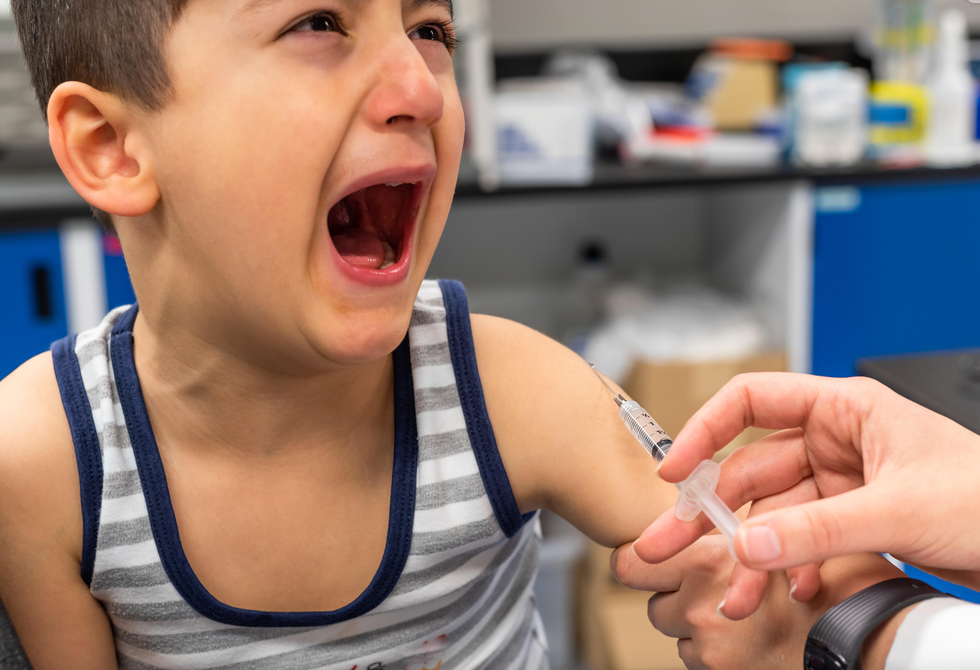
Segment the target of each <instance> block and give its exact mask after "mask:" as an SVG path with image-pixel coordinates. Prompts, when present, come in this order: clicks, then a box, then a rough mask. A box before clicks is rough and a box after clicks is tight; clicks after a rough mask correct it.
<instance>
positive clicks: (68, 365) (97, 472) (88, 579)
mask: <svg viewBox="0 0 980 670" xmlns="http://www.w3.org/2000/svg"><path fill="white" fill-rule="evenodd" d="M51 358H52V360H53V361H54V376H55V377H56V378H57V379H58V390H59V391H60V392H61V404H62V405H64V407H65V416H67V417H68V427H69V428H70V429H71V441H72V442H73V443H74V445H75V462H76V463H77V464H78V487H79V489H80V491H81V502H82V565H81V570H82V579H83V580H85V583H86V584H88V585H89V586H91V584H92V570H93V568H94V567H95V546H96V544H97V540H98V537H99V514H100V512H101V511H102V449H101V447H99V434H98V432H97V431H96V429H95V419H94V418H93V417H92V407H91V406H90V405H89V401H88V393H87V392H86V391H85V384H84V383H83V382H82V371H81V368H79V366H78V357H77V356H75V336H74V335H69V336H68V337H65V338H62V339H60V340H58V341H57V342H55V343H54V344H52V345H51Z"/></svg>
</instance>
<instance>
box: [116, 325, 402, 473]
mask: <svg viewBox="0 0 980 670" xmlns="http://www.w3.org/2000/svg"><path fill="white" fill-rule="evenodd" d="M133 336H134V355H135V357H136V367H137V370H138V371H139V374H140V378H141V380H142V385H143V393H144V397H145V399H146V404H147V410H148V412H149V413H150V420H151V422H152V423H153V426H154V431H155V432H156V434H157V439H158V441H160V442H161V448H163V446H162V445H163V443H166V444H167V445H171V446H173V445H176V446H179V448H180V449H193V450H196V451H197V450H206V451H214V450H218V451H225V452H228V453H230V454H232V455H235V456H238V457H260V458H274V457H278V456H288V455H290V454H295V453H297V452H308V451H310V450H316V451H318V452H323V451H324V450H331V449H333V450H336V451H337V452H338V456H339V457H341V458H342V459H344V460H348V459H350V456H351V454H350V451H351V445H352V444H356V445H358V452H359V453H360V455H363V456H365V457H367V458H371V457H372V454H371V453H364V449H366V448H368V447H367V445H374V446H375V449H376V450H377V451H378V452H379V453H377V454H374V455H375V456H380V455H381V453H380V452H384V451H385V450H388V451H390V448H391V442H390V435H391V431H392V417H393V415H394V410H393V407H394V390H393V364H392V359H391V356H386V357H383V358H381V359H378V360H375V361H371V362H368V363H365V364H360V365H356V366H339V365H333V366H325V367H324V368H323V369H318V370H314V371H311V372H308V373H305V374H300V373H297V372H295V371H287V372H284V371H276V370H270V369H269V368H268V367H267V366H262V365H257V364H255V363H253V362H250V361H248V360H245V359H244V358H243V357H242V356H241V355H240V354H238V353H236V352H235V351H232V350H228V349H225V348H222V347H220V346H217V345H215V344H213V343H211V342H208V341H207V340H206V339H204V338H202V337H199V336H196V335H195V334H193V333H190V332H187V331H186V330H181V329H179V328H175V329H173V330H170V329H168V332H165V333H160V332H156V331H155V330H154V329H152V328H151V327H150V326H149V325H148V324H147V323H146V319H144V318H143V316H142V315H140V316H138V317H137V319H136V324H135V327H134V334H133ZM368 451H371V449H369V448H368ZM358 460H360V459H358Z"/></svg>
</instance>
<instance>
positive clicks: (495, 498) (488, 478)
mask: <svg viewBox="0 0 980 670" xmlns="http://www.w3.org/2000/svg"><path fill="white" fill-rule="evenodd" d="M439 288H440V289H441V290H442V298H443V303H444V304H445V306H446V328H447V335H448V338H449V356H450V358H451V360H452V364H453V373H454V374H455V376H456V388H457V389H458V391H459V402H460V404H461V405H462V408H463V416H464V417H465V419H466V432H467V434H468V435H469V438H470V444H471V445H472V447H473V454H474V455H475V456H476V462H477V465H478V466H479V468H480V477H481V478H482V479H483V485H484V487H485V488H486V490H487V495H488V496H489V497H490V505H491V507H493V512H494V514H495V515H496V517H497V523H499V524H500V528H501V529H502V530H503V531H504V534H505V535H506V536H507V537H513V536H514V535H515V534H516V533H517V532H518V531H519V530H520V529H521V528H522V527H523V526H524V524H525V523H527V522H528V521H529V520H530V519H531V518H532V517H533V516H534V512H528V513H527V514H524V515H522V514H521V510H520V507H518V505H517V499H516V498H515V497H514V490H513V489H512V488H511V485H510V479H509V478H508V477H507V471H506V470H505V469H504V462H503V460H501V458H500V452H499V451H498V449H497V439H496V437H494V433H493V426H492V425H491V424H490V417H489V415H488V414H487V404H486V399H485V398H484V396H483V385H482V384H481V383H480V372H479V370H478V369H477V364H476V351H475V350H474V348H473V330H472V328H471V326H470V311H469V304H468V303H467V300H466V292H465V291H464V290H463V285H462V284H460V283H459V282H458V281H451V280H445V279H440V280H439Z"/></svg>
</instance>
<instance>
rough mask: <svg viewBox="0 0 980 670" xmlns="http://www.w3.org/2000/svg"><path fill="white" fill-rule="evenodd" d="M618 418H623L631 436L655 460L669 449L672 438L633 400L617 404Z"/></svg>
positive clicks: (662, 456)
mask: <svg viewBox="0 0 980 670" xmlns="http://www.w3.org/2000/svg"><path fill="white" fill-rule="evenodd" d="M619 418H621V419H622V420H623V423H624V424H626V427H627V428H629V431H630V432H631V433H633V437H635V438H636V439H637V440H639V442H640V444H642V445H643V448H644V449H646V450H647V453H649V454H650V455H651V456H653V457H654V458H656V459H657V461H658V462H659V461H662V460H664V456H666V455H667V452H668V451H670V447H671V445H672V444H673V443H674V442H673V440H671V439H670V437H668V435H667V433H666V432H665V431H664V429H663V428H661V427H660V424H658V423H657V422H656V421H654V420H653V417H652V416H650V414H649V413H648V412H647V411H646V410H645V409H643V408H642V407H640V404H639V403H638V402H636V401H635V400H627V401H626V402H624V403H623V404H622V405H620V406H619Z"/></svg>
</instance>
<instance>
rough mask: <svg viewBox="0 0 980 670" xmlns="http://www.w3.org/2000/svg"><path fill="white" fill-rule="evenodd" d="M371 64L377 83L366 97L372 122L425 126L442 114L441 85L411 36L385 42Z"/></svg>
mask: <svg viewBox="0 0 980 670" xmlns="http://www.w3.org/2000/svg"><path fill="white" fill-rule="evenodd" d="M374 65H375V68H376V69H375V72H376V73H377V79H376V82H377V84H376V85H375V86H374V88H373V89H372V90H371V92H370V93H369V97H368V100H367V113H368V117H369V118H370V120H371V122H372V123H373V124H375V125H376V126H379V127H382V126H398V125H406V126H416V127H419V128H425V129H428V128H430V127H432V126H433V125H434V124H435V123H436V122H437V121H439V119H441V118H442V109H443V96H442V89H441V88H440V87H439V82H438V81H437V80H436V78H435V76H434V75H433V73H432V71H431V70H430V69H429V65H428V64H427V63H426V60H425V58H424V57H423V56H422V54H421V53H419V50H418V49H417V48H416V47H415V45H414V44H413V43H412V41H411V40H409V39H408V38H407V37H406V38H405V39H400V40H397V42H396V43H389V44H388V45H386V48H385V50H384V53H383V55H381V57H376V58H375V59H374Z"/></svg>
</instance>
